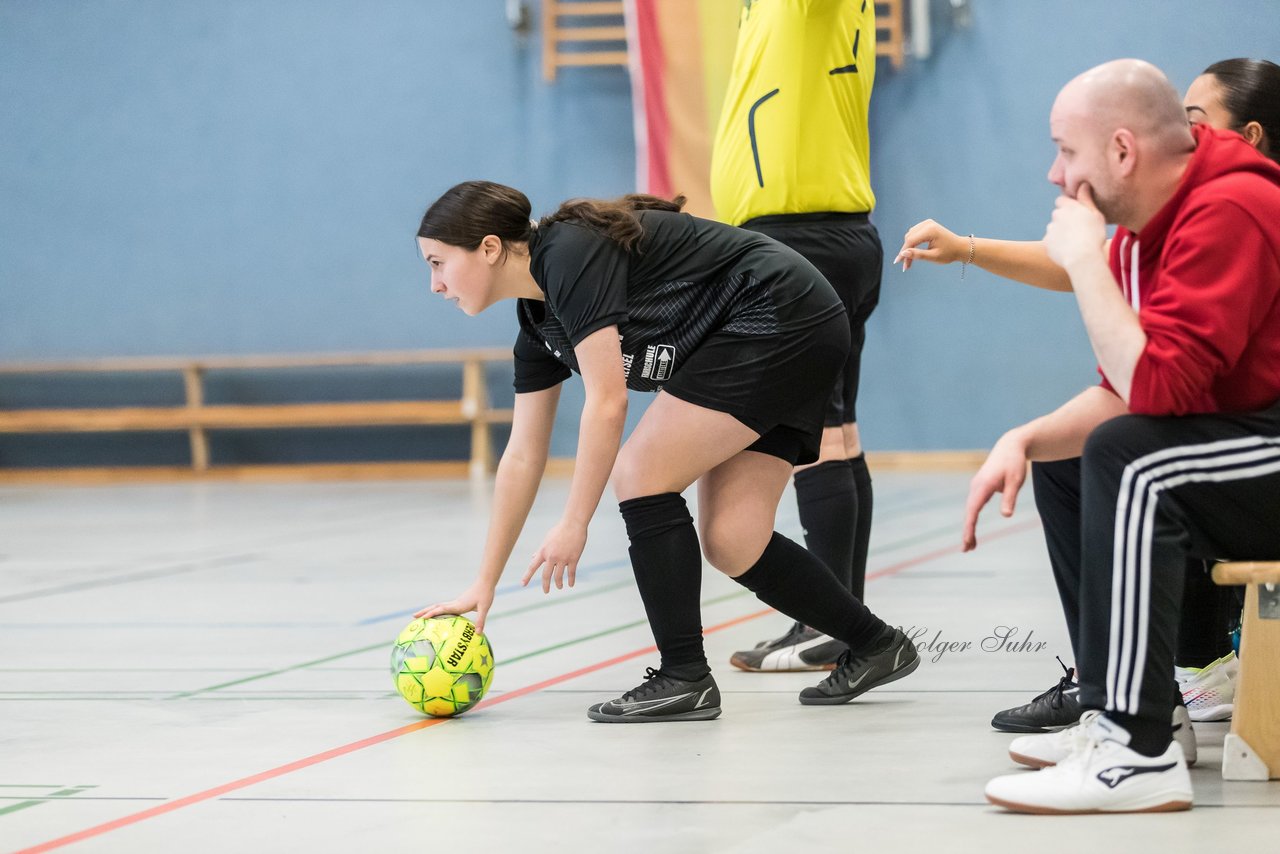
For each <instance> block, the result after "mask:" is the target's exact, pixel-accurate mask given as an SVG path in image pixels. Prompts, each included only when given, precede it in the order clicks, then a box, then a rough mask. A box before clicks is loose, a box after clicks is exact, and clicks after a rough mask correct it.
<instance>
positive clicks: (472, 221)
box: [418, 181, 533, 250]
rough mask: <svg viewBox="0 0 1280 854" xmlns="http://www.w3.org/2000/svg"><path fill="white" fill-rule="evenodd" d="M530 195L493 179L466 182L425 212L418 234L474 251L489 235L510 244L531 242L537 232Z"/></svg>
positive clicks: (451, 190) (447, 191)
mask: <svg viewBox="0 0 1280 854" xmlns="http://www.w3.org/2000/svg"><path fill="white" fill-rule="evenodd" d="M532 212H533V208H532V206H530V204H529V198H528V197H527V196H526V195H525V194H524V193H522V192H520V191H519V190H516V189H514V188H512V187H507V186H504V185H502V184H495V183H493V182H492V181H463V182H462V183H461V184H458V185H456V186H454V187H450V188H449V189H448V190H446V191H445V193H444V195H443V196H441V197H440V198H438V199H436V200H435V201H434V202H432V204H431V207H429V208H427V212H426V213H425V214H423V215H422V224H421V225H420V226H418V236H419V237H428V238H431V239H432V240H439V241H440V242H441V243H447V244H449V245H450V246H461V247H462V248H463V249H466V250H473V249H475V248H476V247H477V246H479V245H480V241H481V240H484V238H485V236H486V235H490V234H493V235H497V237H499V238H500V239H501V240H502V244H503V247H504V248H505V247H506V245H507V244H508V243H512V242H515V241H527V240H528V239H529V236H530V235H531V234H532V233H533V223H532V222H531V221H530V220H529V214H530V213H532Z"/></svg>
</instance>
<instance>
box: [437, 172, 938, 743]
mask: <svg viewBox="0 0 1280 854" xmlns="http://www.w3.org/2000/svg"><path fill="white" fill-rule="evenodd" d="M683 201H684V200H683V199H682V198H680V199H676V200H675V201H674V202H670V201H666V200H663V199H658V198H655V197H653V196H639V195H633V196H626V197H624V198H622V199H618V200H616V201H598V200H590V199H580V200H574V201H570V202H566V203H565V204H564V205H562V206H561V207H560V209H559V210H557V211H556V212H555V213H553V214H552V215H550V216H547V217H544V218H543V219H542V220H541V221H540V222H538V223H536V224H535V223H533V222H532V221H531V220H530V219H529V215H530V205H529V200H528V199H527V198H525V196H524V194H523V193H520V192H519V191H517V190H513V189H512V188H510V187H505V186H502V185H500V184H493V183H490V182H485V181H469V182H466V183H463V184H459V185H457V186H456V187H454V188H452V189H450V190H449V191H448V192H446V193H445V194H444V195H443V196H441V197H440V199H439V200H437V201H436V202H435V203H434V204H432V205H431V207H430V208H428V210H427V212H426V215H425V216H423V218H422V225H421V227H420V228H419V230H418V244H419V247H420V249H421V251H422V256H423V258H424V259H425V260H426V262H427V264H428V265H429V266H430V267H431V289H432V291H433V292H434V293H437V294H440V295H441V296H443V297H444V298H446V299H448V300H451V301H453V302H454V303H455V304H456V305H457V306H458V307H459V308H460V309H462V310H463V311H464V312H465V313H467V314H477V313H479V312H481V311H483V310H484V309H486V308H488V307H489V306H491V305H493V304H494V303H496V302H499V301H502V300H506V299H514V300H515V309H516V317H517V320H518V322H519V326H520V331H519V334H518V335H517V338H516V343H515V388H516V401H515V410H514V413H515V414H514V422H513V425H512V430H511V438H510V440H509V442H508V445H507V448H506V451H505V452H504V453H503V455H502V460H501V462H500V463H499V465H498V473H497V478H496V482H495V490H494V491H495V503H494V511H493V516H492V519H491V520H490V524H489V533H488V536H487V538H486V543H485V548H484V555H483V558H482V561H481V566H480V572H479V577H478V578H477V580H476V581H475V583H474V584H472V585H471V586H470V587H469V588H468V589H467V590H466V591H465V592H463V593H462V594H461V595H460V596H458V597H457V598H455V599H453V600H451V601H448V602H441V603H439V604H436V605H432V606H430V607H428V608H425V609H423V610H422V611H420V612H419V613H418V616H435V615H436V614H441V613H464V612H467V611H472V610H474V611H476V612H477V624H478V625H479V626H481V627H483V625H484V620H485V616H486V614H487V613H488V611H489V607H490V605H491V604H492V602H493V590H494V587H495V586H496V584H497V582H498V578H499V577H500V576H501V574H502V570H503V568H504V567H505V565H506V563H507V560H508V558H509V557H510V554H511V550H512V548H513V546H514V544H515V541H516V538H517V537H518V536H519V534H520V531H521V529H522V527H523V525H524V522H525V520H526V518H527V517H528V513H529V509H530V507H531V505H532V503H533V499H534V496H535V495H536V493H537V489H538V485H539V483H540V481H541V478H542V473H543V470H544V468H545V465H546V459H547V451H548V446H549V443H550V437H551V428H552V423H553V420H554V416H555V410H556V403H557V400H558V398H559V387H560V383H562V382H563V381H564V380H565V379H567V378H568V377H569V376H570V375H571V372H577V373H579V374H580V375H581V376H582V380H583V383H584V385H585V387H586V401H585V404H584V406H583V411H582V419H581V427H580V432H579V437H578V452H577V457H576V465H575V467H574V474H573V481H572V484H571V486H570V490H569V498H568V501H567V503H566V506H565V509H564V514H563V516H562V517H561V519H560V521H559V523H558V524H556V525H555V527H553V528H552V529H551V531H550V532H549V533H548V534H547V535H546V537H545V539H544V540H543V543H542V546H541V547H540V548H539V549H538V551H537V552H536V553H535V554H534V556H533V560H532V562H531V563H530V564H529V567H528V570H527V571H526V572H525V574H524V579H523V581H524V583H526V584H527V583H528V582H529V580H530V579H531V578H533V576H534V575H535V574H537V573H538V572H539V570H541V573H542V588H543V591H544V592H549V591H550V587H551V584H552V582H553V581H554V583H555V585H556V587H557V588H559V587H561V586H562V585H563V584H564V582H565V581H567V582H568V584H569V585H570V586H572V585H573V583H574V576H575V571H576V568H577V564H578V560H579V558H580V556H581V555H582V551H583V548H584V546H585V544H586V540H587V524H588V522H589V520H590V519H591V517H592V515H593V514H594V512H595V510H596V506H597V505H598V503H599V501H600V497H601V494H602V493H603V491H604V487H605V483H606V481H608V480H609V479H610V475H612V480H613V487H614V491H615V493H616V494H617V497H618V500H619V502H620V509H621V511H622V517H623V520H624V522H625V524H626V529H627V536H628V538H629V540H630V555H631V563H632V569H633V571H634V573H635V578H636V586H637V587H638V588H639V591H640V596H641V599H642V600H643V602H644V607H645V612H646V614H647V615H648V618H649V625H650V627H651V628H652V630H653V634H654V639H655V641H656V642H657V646H658V652H659V654H660V656H661V663H660V666H659V668H658V669H656V670H655V669H653V668H650V669H649V670H648V674H647V676H646V677H645V681H644V682H643V683H641V684H640V685H639V686H637V687H636V688H634V689H632V690H631V691H628V692H626V693H625V694H623V695H622V696H621V697H618V698H616V699H613V700H609V701H607V702H604V703H598V704H596V705H594V706H592V707H591V708H590V710H589V711H588V715H589V717H591V718H592V719H593V720H597V721H605V722H649V721H670V720H709V719H711V718H714V717H717V716H718V715H719V714H720V695H719V691H718V689H717V688H716V684H715V681H714V679H713V678H712V677H711V671H710V668H709V667H708V666H707V660H706V655H705V654H704V651H703V645H702V622H701V621H702V618H701V613H700V609H699V597H700V590H701V571H702V554H701V553H700V548H699V534H700V535H701V551H702V552H705V554H706V558H707V561H708V562H709V563H711V564H712V565H713V566H714V567H716V568H717V569H719V570H720V571H721V572H723V573H725V574H726V575H728V576H730V577H731V578H733V579H734V580H735V581H737V582H738V583H739V584H742V585H743V586H744V587H746V588H748V589H749V590H751V591H752V592H754V593H755V594H756V595H757V596H758V597H759V598H760V599H761V600H762V601H764V602H765V603H767V604H769V605H771V606H773V607H774V608H777V609H778V610H779V611H782V612H783V613H785V614H787V615H789V616H791V617H793V618H795V619H797V620H800V621H801V622H803V623H805V624H806V625H810V626H814V627H815V628H817V629H819V630H820V631H823V632H825V633H827V634H829V635H831V636H832V637H834V638H838V639H839V640H841V641H844V642H845V643H847V644H848V645H849V650H850V651H849V652H848V653H846V654H845V655H844V656H843V657H842V659H841V661H840V663H839V665H838V666H837V667H836V669H835V670H834V671H833V672H832V673H831V675H830V676H829V677H828V678H827V679H825V680H824V681H823V682H822V683H820V684H819V685H817V686H815V687H813V688H806V689H804V690H803V691H801V693H800V702H801V703H804V704H835V703H844V702H848V701H849V700H852V699H853V698H854V697H857V696H858V695H860V694H862V693H864V692H865V691H867V690H869V689H871V688H874V687H876V686H878V685H883V684H885V683H887V682H891V681H893V680H895V679H900V678H901V677H903V676H906V675H907V674H908V673H910V672H912V671H913V670H914V669H915V668H916V666H917V665H918V664H919V658H918V656H917V653H916V650H915V648H914V646H913V645H912V643H911V642H910V641H909V640H908V639H907V638H906V636H905V635H903V633H902V632H900V631H898V630H896V629H893V628H891V627H889V626H887V625H886V624H885V623H884V622H883V621H881V620H880V619H879V618H878V617H876V616H875V615H874V614H872V613H871V612H870V611H869V610H868V609H867V608H866V606H864V605H863V604H862V603H861V602H860V601H859V600H858V599H857V598H855V597H854V596H853V595H852V594H851V593H850V592H849V591H848V590H846V589H845V588H844V587H843V586H841V584H840V583H839V582H838V581H836V579H835V578H834V576H832V574H831V573H830V572H829V571H828V570H827V568H826V567H825V566H824V565H823V564H822V562H821V561H819V560H818V559H817V558H816V557H814V556H813V555H812V554H810V553H809V552H808V551H806V550H805V549H803V548H801V547H800V546H799V545H797V544H796V543H794V542H792V541H791V540H789V539H787V538H786V537H783V536H782V535H781V534H778V533H776V532H774V531H773V521H774V514H775V512H776V510H777V507H778V501H779V499H780V498H781V496H782V492H783V489H784V488H785V486H786V484H787V482H788V480H789V479H790V476H791V470H792V466H793V465H795V464H797V463H805V462H811V461H813V460H815V459H817V456H818V446H819V441H820V439H821V435H822V425H823V415H824V411H825V406H826V402H827V397H828V395H829V394H830V391H831V386H832V383H833V382H834V381H835V376H836V373H837V371H838V370H839V367H840V365H841V364H842V363H843V360H844V358H845V354H846V353H847V351H848V349H849V325H848V322H847V320H846V319H845V316H844V306H843V304H842V303H841V301H840V299H839V297H838V296H837V295H836V293H835V291H834V290H832V288H831V286H830V285H829V284H828V283H827V281H826V280H825V279H823V277H822V276H821V274H820V273H819V272H818V271H817V269H815V268H814V267H813V266H812V265H811V264H810V263H809V262H808V261H806V260H804V258H802V257H801V256H800V255H799V254H797V253H796V252H794V251H793V250H791V249H788V248H787V247H785V246H783V245H782V244H779V243H776V242H774V241H773V240H771V239H769V238H767V237H763V236H761V235H757V234H753V233H751V232H747V231H743V230H740V229H736V228H732V227H729V226H726V225H723V224H720V223H716V222H711V221H708V220H703V219H699V218H696V217H693V216H690V215H688V214H684V213H680V212H679V210H680V207H681V206H682V204H683ZM628 389H632V390H635V391H654V392H657V393H658V394H657V397H656V399H655V400H654V401H653V403H652V404H651V405H650V406H649V407H648V409H647V410H646V412H645V414H644V416H643V417H642V418H641V419H640V422H639V423H638V424H637V425H636V427H635V430H634V431H633V432H632V434H631V436H630V437H629V438H628V440H627V441H626V443H625V444H623V445H622V446H621V448H619V443H620V442H621V438H622V432H623V424H624V421H625V416H626V409H627V390H628ZM695 481H696V482H697V483H698V501H699V526H700V531H695V529H694V525H693V520H692V518H691V517H690V515H689V511H688V508H687V506H686V505H685V501H684V498H683V497H682V495H681V493H682V492H683V491H684V490H685V489H687V488H688V487H689V486H690V485H691V484H693V483H694V482H695Z"/></svg>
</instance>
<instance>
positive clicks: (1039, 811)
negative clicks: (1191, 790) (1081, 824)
mask: <svg viewBox="0 0 1280 854" xmlns="http://www.w3.org/2000/svg"><path fill="white" fill-rule="evenodd" d="M987 800H988V801H990V802H991V803H993V804H995V805H996V806H998V807H1004V808H1005V809H1007V810H1012V811H1013V812H1021V813H1030V814H1032V815H1101V814H1107V815H1110V814H1119V813H1139V812H1181V811H1183V810H1189V809H1191V801H1189V800H1187V801H1182V800H1176V801H1166V802H1165V803H1162V804H1156V805H1154V806H1149V807H1136V808H1134V809H1127V810H1056V809H1053V808H1052V807H1041V806H1034V805H1032V804H1019V803H1015V802H1014V801H1006V800H1004V799H1003V798H993V797H992V796H991V795H987Z"/></svg>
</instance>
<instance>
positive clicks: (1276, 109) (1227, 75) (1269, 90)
mask: <svg viewBox="0 0 1280 854" xmlns="http://www.w3.org/2000/svg"><path fill="white" fill-rule="evenodd" d="M1204 73H1205V74H1211V75H1213V77H1214V78H1215V79H1216V80H1217V81H1218V85H1219V86H1221V87H1222V105H1223V106H1224V107H1226V108H1227V112H1229V113H1231V117H1232V119H1234V120H1235V123H1236V126H1235V127H1233V128H1232V130H1236V131H1242V130H1243V129H1244V126H1245V125H1247V124H1248V123H1249V122H1257V123H1258V124H1259V125H1261V126H1262V130H1263V133H1264V134H1265V135H1266V136H1265V138H1264V139H1263V141H1262V144H1261V146H1259V148H1260V150H1261V151H1262V153H1263V154H1265V155H1266V156H1267V157H1270V158H1271V159H1272V160H1275V161H1276V162H1277V163H1280V65H1276V64H1275V63H1274V62H1269V61H1267V60H1265V59H1224V60H1223V61H1222V62H1215V63H1214V64H1213V65H1210V66H1209V67H1208V68H1206V69H1205V70H1204Z"/></svg>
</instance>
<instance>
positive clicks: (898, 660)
mask: <svg viewBox="0 0 1280 854" xmlns="http://www.w3.org/2000/svg"><path fill="white" fill-rule="evenodd" d="M919 666H920V655H919V654H918V653H917V652H916V646H915V644H913V643H912V642H911V639H910V638H908V637H907V636H906V635H905V634H903V633H902V632H901V631H899V630H898V629H893V628H891V629H889V630H888V631H887V632H885V633H884V634H882V635H881V636H880V638H879V639H878V640H877V641H876V643H875V644H874V645H873V646H872V648H871V650H869V651H866V652H863V653H861V654H857V655H855V654H854V653H853V652H852V651H845V653H844V655H842V656H841V657H840V662H839V663H838V664H837V665H836V669H835V670H833V671H832V672H831V675H830V676H828V677H827V678H826V679H824V680H822V681H821V682H820V683H818V684H817V685H815V686H814V687H812V688H805V689H804V690H803V691H801V692H800V702H801V703H803V704H804V705H806V706H834V705H837V704H839V703H847V702H849V701H850V700H852V699H853V698H854V697H858V696H860V695H862V694H865V693H866V692H868V691H870V690H871V689H872V688H876V687H879V686H880V685H885V684H887V683H889V682H893V681H895V680H897V679H901V678H902V677H903V676H907V675H908V674H910V673H912V672H914V671H915V669H916V668H917V667H919Z"/></svg>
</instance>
